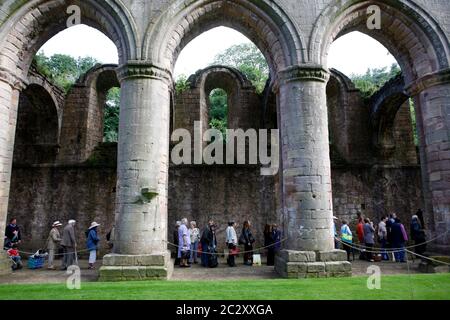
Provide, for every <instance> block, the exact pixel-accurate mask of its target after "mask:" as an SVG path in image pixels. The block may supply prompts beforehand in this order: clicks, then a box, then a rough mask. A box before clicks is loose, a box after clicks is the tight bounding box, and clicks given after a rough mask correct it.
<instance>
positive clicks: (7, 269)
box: [0, 252, 12, 276]
mask: <svg viewBox="0 0 450 320" xmlns="http://www.w3.org/2000/svg"><path fill="white" fill-rule="evenodd" d="M11 272H12V270H11V260H10V259H9V258H8V257H7V256H6V253H4V252H0V276H3V275H7V274H10V273H11Z"/></svg>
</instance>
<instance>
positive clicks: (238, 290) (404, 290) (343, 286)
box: [0, 274, 450, 300]
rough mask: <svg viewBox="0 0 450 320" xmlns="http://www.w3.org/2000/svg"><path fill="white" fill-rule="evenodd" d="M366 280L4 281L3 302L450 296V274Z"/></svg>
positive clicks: (424, 297) (0, 290)
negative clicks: (76, 286)
mask: <svg viewBox="0 0 450 320" xmlns="http://www.w3.org/2000/svg"><path fill="white" fill-rule="evenodd" d="M367 279H368V277H353V278H332V279H301V280H283V279H279V280H253V281H251V280H249V281H241V280H240V281H215V282H205V281H200V282H194V281H183V282H180V281H148V282H116V283H100V282H87V283H82V284H81V289H80V290H68V289H67V288H66V286H65V285H62V284H43V285H36V284H29V285H0V300H6V299H10V300H11V299H13V300H114V299H116V300H122V299H130V300H133V299H137V300H169V299H170V300H177V299H180V300H185V299H186V298H187V297H192V294H193V293H195V299H194V300H238V299H240V298H242V297H245V298H246V299H249V300H253V299H255V300H276V299H279V300H336V299H343V300H361V299H363V300H410V299H419V300H428V299H430V300H431V299H432V300H450V274H430V275H429V274H420V275H395V276H384V277H382V279H381V290H368V289H367ZM186 292H189V294H188V295H187V294H186Z"/></svg>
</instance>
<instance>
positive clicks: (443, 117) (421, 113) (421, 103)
mask: <svg viewBox="0 0 450 320" xmlns="http://www.w3.org/2000/svg"><path fill="white" fill-rule="evenodd" d="M408 91H409V93H410V95H411V96H413V97H414V106H415V108H416V117H417V128H418V136H419V139H420V148H419V150H420V159H421V167H422V181H423V193H424V198H425V204H426V210H427V212H425V219H426V220H427V225H428V226H429V228H430V229H431V234H429V237H430V239H431V238H435V237H438V239H436V241H434V242H432V243H430V244H429V247H431V248H432V249H433V250H434V251H439V252H442V253H448V252H449V251H450V233H449V230H450V70H443V71H440V72H436V73H434V74H430V75H428V76H425V77H423V78H421V79H419V80H417V81H416V82H414V83H412V84H411V85H410V86H409V87H408Z"/></svg>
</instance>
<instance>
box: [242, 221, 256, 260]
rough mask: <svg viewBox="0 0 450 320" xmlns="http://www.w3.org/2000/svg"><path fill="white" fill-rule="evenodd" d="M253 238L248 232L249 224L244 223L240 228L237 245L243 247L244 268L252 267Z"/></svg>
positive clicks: (249, 231) (247, 222) (250, 232)
mask: <svg viewBox="0 0 450 320" xmlns="http://www.w3.org/2000/svg"><path fill="white" fill-rule="evenodd" d="M254 242H255V238H254V237H253V234H252V231H251V230H250V222H249V221H245V222H244V227H243V228H242V233H241V236H240V237H239V244H243V245H244V264H245V265H246V266H251V265H253V243H254Z"/></svg>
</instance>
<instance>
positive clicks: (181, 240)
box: [178, 218, 191, 268]
mask: <svg viewBox="0 0 450 320" xmlns="http://www.w3.org/2000/svg"><path fill="white" fill-rule="evenodd" d="M187 225H188V220H187V219H186V218H183V219H182V220H181V226H180V227H179V228H178V246H179V247H178V258H180V267H181V268H189V267H190V265H189V264H188V261H189V257H190V255H191V235H190V232H189V229H188V228H187Z"/></svg>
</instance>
